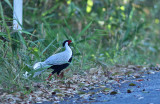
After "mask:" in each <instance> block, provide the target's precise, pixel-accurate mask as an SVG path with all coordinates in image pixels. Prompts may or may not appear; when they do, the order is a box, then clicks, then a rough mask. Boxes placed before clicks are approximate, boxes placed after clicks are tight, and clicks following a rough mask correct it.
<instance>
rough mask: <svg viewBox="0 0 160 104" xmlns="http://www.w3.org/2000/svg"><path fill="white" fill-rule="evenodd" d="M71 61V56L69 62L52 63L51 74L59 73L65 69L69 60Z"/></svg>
mask: <svg viewBox="0 0 160 104" xmlns="http://www.w3.org/2000/svg"><path fill="white" fill-rule="evenodd" d="M71 61H72V57H71V58H70V59H69V61H68V62H69V63H65V64H61V65H52V66H51V67H50V68H51V69H54V71H53V72H52V74H54V73H57V74H58V75H59V73H60V72H61V71H62V70H63V69H65V68H66V67H68V66H69V64H70V62H71Z"/></svg>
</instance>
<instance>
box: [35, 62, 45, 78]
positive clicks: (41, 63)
mask: <svg viewBox="0 0 160 104" xmlns="http://www.w3.org/2000/svg"><path fill="white" fill-rule="evenodd" d="M44 67H46V64H45V63H44V62H37V63H35V64H34V66H33V69H34V70H37V69H40V68H44ZM45 70H47V69H44V70H41V71H38V72H35V73H34V76H33V77H36V76H37V75H39V74H41V73H42V72H43V71H45Z"/></svg>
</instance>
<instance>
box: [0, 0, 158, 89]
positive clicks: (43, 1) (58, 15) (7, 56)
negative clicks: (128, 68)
mask: <svg viewBox="0 0 160 104" xmlns="http://www.w3.org/2000/svg"><path fill="white" fill-rule="evenodd" d="M12 3H13V1H12V0H4V1H0V31H1V32H0V39H1V40H0V53H1V54H0V57H1V58H0V67H1V70H0V74H1V77H0V83H1V86H2V87H3V88H6V90H9V89H12V90H10V91H11V92H13V91H15V90H18V89H24V86H25V85H26V84H27V85H31V82H33V81H40V82H42V80H44V78H46V76H47V75H48V73H47V72H46V73H47V74H46V73H44V74H42V75H40V76H38V77H36V78H32V77H28V78H25V77H24V75H23V74H24V73H25V72H26V71H27V72H33V69H32V66H33V65H34V63H36V62H39V61H44V60H45V59H46V58H47V57H49V56H50V55H52V54H54V53H56V52H59V51H62V49H61V48H58V47H61V46H62V42H63V41H64V40H65V39H71V40H72V41H73V45H72V50H73V53H74V55H73V56H74V57H73V62H72V64H71V66H70V68H71V69H72V72H73V73H75V72H76V73H82V72H83V71H84V70H87V69H89V68H91V67H95V66H96V65H101V66H103V67H106V66H110V65H115V64H142V65H143V64H150V63H154V64H156V63H157V62H159V60H158V59H159V58H160V55H159V51H160V48H159V46H160V43H159V19H160V18H159V17H158V14H159V9H160V8H159V4H160V2H159V1H154V0H153V1H148V0H141V1H139V0H132V1H131V0H122V1H117V0H87V1H80V0H77V1H73V0H67V1H63V0H24V3H23V5H24V10H23V15H24V16H23V17H24V18H23V30H22V34H19V33H18V32H14V31H13V30H12V29H11V28H12V27H11V26H12V13H13V12H12V5H11V4H12ZM8 86H9V87H8Z"/></svg>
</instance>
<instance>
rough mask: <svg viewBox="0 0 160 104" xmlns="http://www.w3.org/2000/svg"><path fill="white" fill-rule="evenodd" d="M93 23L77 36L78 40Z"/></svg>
mask: <svg viewBox="0 0 160 104" xmlns="http://www.w3.org/2000/svg"><path fill="white" fill-rule="evenodd" d="M91 24H92V22H90V23H89V24H88V25H87V26H86V27H85V28H84V29H83V30H82V31H81V32H80V33H79V34H78V36H77V39H79V38H80V37H81V36H82V35H83V34H84V33H85V31H86V30H87V29H88V28H89V27H90V26H91Z"/></svg>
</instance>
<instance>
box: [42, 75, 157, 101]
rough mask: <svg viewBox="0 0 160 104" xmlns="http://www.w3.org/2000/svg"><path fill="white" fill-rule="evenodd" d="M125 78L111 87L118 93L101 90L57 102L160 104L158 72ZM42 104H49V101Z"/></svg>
mask: <svg viewBox="0 0 160 104" xmlns="http://www.w3.org/2000/svg"><path fill="white" fill-rule="evenodd" d="M126 80H129V81H127V82H125V83H121V86H120V87H119V86H116V85H113V86H112V87H111V89H113V90H114V91H118V92H119V93H118V94H115V95H110V93H109V94H104V93H103V92H102V93H99V94H93V95H92V96H90V97H88V98H85V99H84V98H82V97H79V95H75V96H74V97H73V98H66V99H65V101H62V102H60V103H59V104H82V103H83V104H160V72H156V73H155V74H146V75H145V77H142V78H137V79H133V78H127V79H126ZM131 83H134V84H135V86H129V84H131ZM97 90H99V89H97ZM127 90H128V91H127ZM130 91H131V92H130ZM95 92H96V91H95ZM129 92H130V93H129ZM43 104H51V102H44V103H43Z"/></svg>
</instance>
